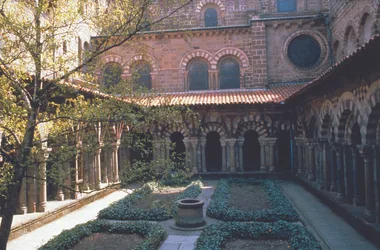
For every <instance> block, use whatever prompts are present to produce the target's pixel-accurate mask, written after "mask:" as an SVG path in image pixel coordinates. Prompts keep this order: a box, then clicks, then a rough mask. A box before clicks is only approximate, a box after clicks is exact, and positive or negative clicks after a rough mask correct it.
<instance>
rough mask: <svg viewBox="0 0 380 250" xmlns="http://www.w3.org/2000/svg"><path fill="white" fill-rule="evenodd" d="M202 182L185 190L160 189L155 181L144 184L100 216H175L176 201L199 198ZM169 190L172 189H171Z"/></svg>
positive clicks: (121, 218) (154, 217)
mask: <svg viewBox="0 0 380 250" xmlns="http://www.w3.org/2000/svg"><path fill="white" fill-rule="evenodd" d="M201 186H202V183H201V182H200V181H193V182H192V183H190V185H189V186H187V187H186V188H185V189H184V190H183V191H181V189H178V188H175V189H173V188H169V189H168V188H164V189H158V188H157V186H155V185H154V184H153V183H150V184H148V185H145V186H143V187H142V188H140V189H138V190H136V191H135V192H133V193H132V194H131V195H129V196H127V197H125V198H124V199H121V200H119V201H117V202H115V203H113V204H111V205H110V206H109V207H107V208H105V209H103V210H101V211H100V212H99V215H98V217H99V218H100V219H109V220H154V221H162V220H167V219H171V218H173V216H174V215H175V214H176V211H177V205H176V203H175V201H177V200H180V199H184V198H197V197H198V195H199V194H200V193H201V191H202V189H201ZM168 190H172V191H169V192H168Z"/></svg>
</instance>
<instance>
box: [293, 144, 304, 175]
mask: <svg viewBox="0 0 380 250" xmlns="http://www.w3.org/2000/svg"><path fill="white" fill-rule="evenodd" d="M295 139H296V145H297V165H298V171H297V173H298V175H302V173H303V169H304V159H303V150H302V149H303V148H302V146H303V144H304V139H303V138H301V137H297V138H295Z"/></svg>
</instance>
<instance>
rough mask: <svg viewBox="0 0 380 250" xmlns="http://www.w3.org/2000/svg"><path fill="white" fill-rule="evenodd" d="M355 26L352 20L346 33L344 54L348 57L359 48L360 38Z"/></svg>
mask: <svg viewBox="0 0 380 250" xmlns="http://www.w3.org/2000/svg"><path fill="white" fill-rule="evenodd" d="M354 27H355V24H354V22H353V21H352V20H350V21H349V22H348V23H347V25H346V29H345V31H344V46H343V48H344V54H345V56H348V55H350V54H352V53H353V52H355V51H356V49H357V47H358V38H357V33H356V31H355V28H354Z"/></svg>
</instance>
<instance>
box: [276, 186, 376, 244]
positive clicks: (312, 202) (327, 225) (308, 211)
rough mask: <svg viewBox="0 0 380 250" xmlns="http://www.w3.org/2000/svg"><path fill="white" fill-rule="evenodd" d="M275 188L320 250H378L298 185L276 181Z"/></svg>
mask: <svg viewBox="0 0 380 250" xmlns="http://www.w3.org/2000/svg"><path fill="white" fill-rule="evenodd" d="M279 185H280V187H281V188H282V189H283V191H284V193H285V195H286V196H287V197H288V198H289V199H290V200H291V201H292V202H293V204H294V205H295V207H296V209H297V210H298V212H300V213H301V216H302V217H303V218H302V219H303V221H304V222H305V223H306V227H307V228H308V229H309V231H311V232H312V233H313V234H314V235H315V236H316V238H319V239H320V240H321V241H322V242H321V245H322V247H323V248H324V249H331V250H375V249H378V248H377V247H376V246H375V245H373V244H372V243H370V242H369V241H368V240H367V239H365V238H364V237H363V236H362V235H361V234H359V233H358V232H357V231H356V230H355V229H353V228H352V227H351V226H350V225H349V224H348V223H347V222H346V221H345V220H344V219H342V218H341V217H339V216H338V215H336V214H335V213H334V212H333V211H332V210H331V209H330V208H329V207H327V206H326V205H324V204H323V203H321V201H320V200H319V199H318V198H316V197H315V196H314V195H313V194H311V193H310V192H308V191H307V190H305V189H304V188H303V187H302V186H300V185H299V184H297V183H295V182H293V181H280V182H279Z"/></svg>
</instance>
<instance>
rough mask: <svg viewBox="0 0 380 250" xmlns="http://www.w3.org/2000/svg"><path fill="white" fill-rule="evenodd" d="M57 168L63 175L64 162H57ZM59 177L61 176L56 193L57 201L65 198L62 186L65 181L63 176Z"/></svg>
mask: <svg viewBox="0 0 380 250" xmlns="http://www.w3.org/2000/svg"><path fill="white" fill-rule="evenodd" d="M57 170H58V173H59V175H61V174H62V171H63V166H62V163H60V162H59V163H57ZM59 178H60V180H59V182H58V189H57V193H56V195H55V199H56V200H57V201H63V200H65V195H64V194H63V191H62V187H61V185H62V183H63V181H62V179H61V177H59Z"/></svg>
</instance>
